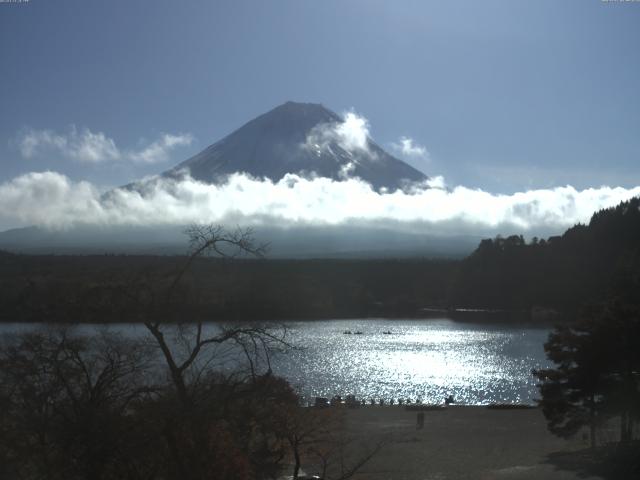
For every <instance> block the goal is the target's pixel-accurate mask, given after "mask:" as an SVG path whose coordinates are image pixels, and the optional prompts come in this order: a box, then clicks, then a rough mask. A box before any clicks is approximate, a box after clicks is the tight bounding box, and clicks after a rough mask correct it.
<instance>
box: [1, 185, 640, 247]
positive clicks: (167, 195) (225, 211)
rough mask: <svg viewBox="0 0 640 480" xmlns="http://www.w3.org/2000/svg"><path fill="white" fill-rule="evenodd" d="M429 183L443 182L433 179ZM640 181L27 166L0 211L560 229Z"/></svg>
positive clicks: (56, 221) (438, 229)
mask: <svg viewBox="0 0 640 480" xmlns="http://www.w3.org/2000/svg"><path fill="white" fill-rule="evenodd" d="M434 182H435V183H432V186H436V187H437V186H441V185H442V183H443V180H442V179H439V180H438V179H437V180H436V181H434ZM637 195H640V187H635V188H631V189H625V188H621V187H617V188H612V187H599V188H590V189H585V190H581V191H578V190H576V189H575V188H573V187H571V186H566V187H561V188H553V189H546V190H530V191H525V192H519V193H515V194H512V195H495V194H491V193H488V192H485V191H482V190H477V189H470V188H466V187H462V186H459V187H455V188H453V189H451V190H446V189H443V188H428V187H427V186H423V187H416V188H415V189H413V190H412V191H411V192H408V193H407V192H403V191H400V190H398V191H395V192H389V193H378V192H376V191H374V190H372V189H371V187H370V186H369V184H367V183H365V182H363V181H361V180H359V179H355V178H350V179H347V180H345V181H341V182H338V181H333V180H331V179H327V178H303V177H300V176H298V175H287V176H286V177H284V178H283V179H282V180H280V181H279V182H275V183H274V182H271V181H269V180H257V179H253V178H250V177H248V176H246V175H241V174H236V175H233V176H231V177H230V178H229V180H228V182H227V183H225V184H223V185H217V186H216V185H209V184H204V183H201V182H198V181H195V180H193V179H192V178H190V177H188V176H186V177H185V178H183V179H163V178H158V177H155V178H151V179H148V180H146V181H145V182H144V184H142V186H141V188H140V189H116V190H112V191H110V192H108V193H106V194H103V193H102V192H100V191H99V190H98V189H97V188H96V187H95V186H93V185H92V184H90V183H88V182H84V181H81V182H74V181H71V180H70V179H69V178H68V177H66V176H65V175H62V174H60V173H56V172H41V173H29V174H26V175H22V176H20V177H16V178H14V179H12V180H10V181H8V182H5V183H3V184H0V219H5V220H7V219H8V220H12V221H14V222H20V223H21V224H23V225H33V224H35V225H39V226H45V227H48V228H53V229H60V228H67V227H70V226H74V225H101V226H110V225H114V226H115V225H132V226H151V225H185V224H188V223H192V222H196V223H210V222H212V223H223V224H228V225H234V226H235V225H238V224H240V225H245V226H249V225H251V226H255V227H259V226H261V225H267V226H270V227H273V226H281V227H283V228H290V227H309V226H311V227H323V226H332V227H336V226H337V227H340V226H345V227H349V228H353V227H358V226H362V227H376V228H387V229H393V230H394V231H405V232H408V233H425V234H429V235H495V234H498V233H502V234H508V233H515V232H521V233H523V234H525V235H527V234H530V235H540V234H541V233H545V232H550V231H551V232H561V231H563V230H564V229H566V228H567V227H569V226H571V225H573V224H575V223H578V222H586V221H588V220H589V218H590V216H591V215H592V213H593V212H594V211H596V210H599V209H602V208H606V207H610V206H613V205H616V204H618V203H619V202H621V201H623V200H626V199H629V198H631V197H632V196H637Z"/></svg>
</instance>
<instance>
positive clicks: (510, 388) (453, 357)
mask: <svg viewBox="0 0 640 480" xmlns="http://www.w3.org/2000/svg"><path fill="white" fill-rule="evenodd" d="M285 325H286V326H287V328H288V329H289V333H288V339H289V341H290V343H292V344H293V345H295V346H298V347H301V348H300V349H298V350H294V351H290V352H288V353H286V354H281V355H278V356H276V357H275V358H274V359H273V362H272V368H273V372H274V373H275V374H277V375H281V376H284V377H285V378H287V379H288V380H289V381H290V382H291V383H292V384H293V385H294V387H296V389H297V390H298V392H299V393H300V394H301V395H302V396H303V397H304V398H306V399H307V400H311V399H312V398H313V397H315V396H322V397H332V396H333V395H336V394H339V395H343V396H344V395H347V394H355V395H356V396H357V397H358V398H362V399H365V400H367V401H368V400H369V399H371V398H373V399H380V398H383V399H385V401H389V400H390V399H392V398H393V399H395V400H397V399H399V398H402V399H407V398H409V399H411V400H412V401H416V400H417V399H420V400H421V401H423V402H425V403H442V402H443V400H444V398H445V397H447V396H448V395H453V396H454V398H455V400H456V402H458V403H463V404H488V403H493V402H522V403H533V399H534V398H536V397H537V396H538V393H537V389H536V388H535V380H534V378H533V376H532V375H531V369H533V368H540V367H543V366H546V365H547V361H546V359H545V356H544V350H543V344H544V342H545V341H546V339H547V336H548V333H549V330H547V329H540V328H523V327H511V326H508V325H504V324H487V323H481V324H478V323H461V322H453V321H451V320H444V319H442V320H388V319H379V320H376V319H361V320H323V321H312V322H286V323H285ZM35 326H36V325H34V324H28V325H19V324H4V325H0V332H14V333H15V332H17V331H20V330H25V329H26V330H28V329H31V328H34V327H35ZM97 328H100V327H96V326H86V325H85V326H80V327H79V328H78V330H80V332H83V333H90V332H91V331H93V332H95V331H96V329H97ZM109 328H110V329H112V330H118V331H121V332H123V333H125V334H126V335H130V336H131V335H133V336H146V335H147V332H146V330H145V328H144V326H142V325H131V324H119V325H113V326H111V327H109ZM208 328H210V329H215V328H216V326H215V324H209V326H208ZM346 330H350V331H352V332H362V334H360V335H355V334H351V335H347V334H344V333H343V332H344V331H346ZM383 332H391V333H390V334H385V333H383ZM228 353H229V352H225V351H224V349H222V351H219V352H218V359H219V360H223V359H224V358H229V357H228ZM232 356H233V355H232ZM236 358H237V356H236ZM209 365H212V364H209ZM218 365H219V364H218Z"/></svg>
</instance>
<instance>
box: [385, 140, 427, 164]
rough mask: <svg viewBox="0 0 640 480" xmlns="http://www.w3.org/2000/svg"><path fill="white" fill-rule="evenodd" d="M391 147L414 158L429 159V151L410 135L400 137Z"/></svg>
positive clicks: (400, 153) (403, 154) (405, 155)
mask: <svg viewBox="0 0 640 480" xmlns="http://www.w3.org/2000/svg"><path fill="white" fill-rule="evenodd" d="M390 145H391V148H392V149H393V150H394V152H396V153H397V154H399V155H401V156H403V157H408V158H412V159H421V160H428V159H429V152H428V151H427V149H426V148H425V147H423V146H422V145H418V144H417V143H415V142H414V140H413V139H412V138H410V137H400V140H398V141H397V142H392V143H391V144H390Z"/></svg>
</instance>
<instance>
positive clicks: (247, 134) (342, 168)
mask: <svg viewBox="0 0 640 480" xmlns="http://www.w3.org/2000/svg"><path fill="white" fill-rule="evenodd" d="M343 121H344V119H343V118H341V117H340V116H339V115H337V114H336V113H334V112H332V111H331V110H328V109H327V108H325V107H323V106H322V105H319V104H313V103H295V102H287V103H285V104H283V105H280V106H279V107H276V108H274V109H273V110H271V111H269V112H267V113H265V114H263V115H260V116H259V117H257V118H255V119H253V120H251V121H250V122H248V123H247V124H245V125H244V126H242V127H240V128H239V129H237V130H236V131H234V132H233V133H231V134H230V135H228V136H226V137H225V138H223V139H222V140H220V141H218V142H216V143H214V144H213V145H211V146H209V147H207V148H205V149H204V150H203V151H202V152H200V153H198V154H197V155H195V156H193V157H191V158H189V159H188V160H186V161H184V162H182V163H180V164H179V165H177V166H176V167H174V168H172V169H171V170H168V171H167V172H164V174H163V175H164V176H170V177H177V176H180V175H181V172H182V171H184V170H185V169H188V170H189V172H190V174H191V176H192V177H193V178H195V179H197V180H200V181H203V182H207V183H217V182H220V181H223V180H224V179H225V178H226V177H227V176H228V175H230V174H232V173H236V172H244V173H248V174H249V175H251V176H254V177H256V178H269V179H271V180H273V181H278V180H280V179H281V178H282V177H284V176H285V175H286V174H287V173H301V174H312V173H315V174H316V175H318V176H320V177H327V178H332V179H335V180H343V179H344V178H345V177H346V176H347V175H349V176H354V177H359V178H361V179H363V180H365V181H367V182H369V183H370V184H371V185H372V186H373V187H374V188H375V189H380V188H387V189H391V190H394V189H397V188H401V187H403V186H405V185H406V184H407V183H411V182H421V181H424V180H426V179H427V177H426V176H425V175H424V174H423V173H422V172H420V171H418V170H416V169H415V168H413V167H411V166H410V165H408V164H406V163H404V162H402V161H401V160H398V159H397V158H395V157H393V156H391V155H389V154H388V153H387V152H385V151H384V150H383V149H382V148H380V147H379V146H378V145H377V144H376V143H375V142H373V141H372V140H371V139H370V138H368V137H367V138H366V139H363V138H360V139H359V140H360V142H359V143H358V142H354V141H353V139H352V138H350V135H353V132H350V131H348V129H346V128H342V127H341V125H342V126H344V124H343ZM341 128H342V129H341ZM356 133H357V132H356Z"/></svg>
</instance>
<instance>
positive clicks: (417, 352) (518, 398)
mask: <svg viewBox="0 0 640 480" xmlns="http://www.w3.org/2000/svg"><path fill="white" fill-rule="evenodd" d="M287 326H288V327H289V328H290V335H291V336H290V338H291V340H292V342H293V343H294V344H296V345H300V346H302V347H303V349H302V350H300V351H295V352H292V353H288V354H287V355H286V356H282V357H279V358H277V359H276V362H275V363H274V371H276V372H278V373H279V374H281V375H284V376H285V377H287V378H288V379H289V380H290V381H291V382H292V384H293V385H295V386H296V388H297V389H298V391H299V392H300V393H301V394H303V395H304V396H305V397H306V398H308V399H310V398H312V397H314V396H323V397H331V396H333V395H335V394H341V395H345V394H349V393H353V394H355V395H357V396H358V397H359V398H364V399H366V400H368V399H370V398H375V399H379V398H384V399H386V400H387V401H388V400H389V399H392V398H393V399H396V400H397V399H398V398H403V399H406V398H410V399H411V400H412V401H415V400H416V399H421V400H422V401H423V402H428V403H442V401H443V399H444V398H445V397H446V396H448V395H450V394H451V395H453V396H454V398H455V399H456V401H457V402H459V403H464V404H488V403H492V402H523V403H532V402H533V399H534V398H536V397H537V390H536V388H535V380H534V379H533V377H532V375H531V369H532V368H539V367H542V366H544V365H546V364H547V363H546V360H545V356H544V350H543V344H544V342H545V341H546V338H547V335H548V330H546V329H532V328H524V329H523V328H513V327H509V326H504V325H487V324H470V323H458V322H453V321H450V320H370V319H368V320H332V321H317V322H304V323H303V322H296V323H288V324H287ZM345 330H350V331H352V332H356V331H361V332H362V334H361V335H354V334H351V335H347V334H344V333H343V332H344V331H345ZM385 331H391V332H392V333H391V334H384V333H383V332H385Z"/></svg>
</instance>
